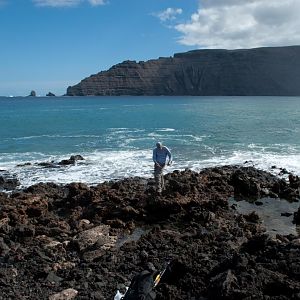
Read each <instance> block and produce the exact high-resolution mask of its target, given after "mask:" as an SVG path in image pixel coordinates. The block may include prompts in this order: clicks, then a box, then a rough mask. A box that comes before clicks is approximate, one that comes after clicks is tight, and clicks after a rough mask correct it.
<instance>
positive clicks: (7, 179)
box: [0, 171, 20, 190]
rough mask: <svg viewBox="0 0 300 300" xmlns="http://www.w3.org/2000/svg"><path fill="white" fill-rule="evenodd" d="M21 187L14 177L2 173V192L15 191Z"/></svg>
mask: <svg viewBox="0 0 300 300" xmlns="http://www.w3.org/2000/svg"><path fill="white" fill-rule="evenodd" d="M19 185H20V182H19V180H18V179H17V178H16V177H15V176H14V175H11V174H9V173H7V172H4V171H3V172H1V171H0V190H13V189H15V188H16V187H17V186H19Z"/></svg>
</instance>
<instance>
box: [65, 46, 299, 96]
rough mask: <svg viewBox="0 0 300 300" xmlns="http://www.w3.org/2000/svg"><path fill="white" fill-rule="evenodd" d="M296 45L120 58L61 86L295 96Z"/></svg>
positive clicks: (94, 91) (115, 91) (78, 92)
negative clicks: (151, 57)
mask: <svg viewBox="0 0 300 300" xmlns="http://www.w3.org/2000/svg"><path fill="white" fill-rule="evenodd" d="M299 83H300V46H289V47H272V48H257V49H242V50H194V51H189V52H186V53H178V54H175V55H174V57H169V58H159V59H156V60H149V61H146V62H138V63H137V62H135V61H124V62H122V63H120V64H117V65H115V66H113V67H112V68H110V69H109V70H108V71H103V72H100V73H98V74H95V75H92V76H90V77H88V78H85V79H84V80H82V81H81V82H80V83H78V84H77V85H74V86H70V87H68V89H67V95H68V96H87V95H95V96H107V95H109V96H117V95H170V96H173V95H174V96H175V95H220V96H226V95H228V96H230V95H245V96H259V95H278V96H280V95H286V96H294V95H300V84H299Z"/></svg>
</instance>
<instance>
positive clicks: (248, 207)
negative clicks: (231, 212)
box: [229, 198, 300, 235]
mask: <svg viewBox="0 0 300 300" xmlns="http://www.w3.org/2000/svg"><path fill="white" fill-rule="evenodd" d="M229 204H230V206H231V205H234V206H236V209H237V211H238V212H239V213H241V214H249V213H251V212H252V211H255V212H256V213H257V214H258V215H259V217H260V218H261V221H262V224H263V225H264V226H265V228H266V232H267V233H269V234H270V235H276V234H281V235H288V234H294V235H300V226H296V225H295V224H293V216H294V212H295V211H297V210H298V208H299V205H300V204H299V202H288V201H287V200H284V199H275V198H262V199H259V200H258V201H255V202H249V201H246V200H241V201H237V200H235V199H234V198H230V199H229ZM286 213H287V215H288V216H282V215H281V214H286ZM289 214H290V215H289Z"/></svg>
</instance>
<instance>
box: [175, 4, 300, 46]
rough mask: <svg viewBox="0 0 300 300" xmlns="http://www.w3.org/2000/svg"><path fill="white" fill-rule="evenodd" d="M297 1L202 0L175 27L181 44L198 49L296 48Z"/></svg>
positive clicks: (299, 8)
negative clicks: (184, 20) (186, 20)
mask: <svg viewBox="0 0 300 300" xmlns="http://www.w3.org/2000/svg"><path fill="white" fill-rule="evenodd" d="M299 12H300V1H299V0H247V1H241V0H202V1H201V2H200V4H199V9H198V11H197V12H196V13H194V14H193V15H192V16H191V19H190V20H189V21H188V22H186V23H183V24H178V25H177V26H175V29H176V30H178V31H179V32H180V33H182V36H181V38H180V40H179V42H180V43H181V44H184V45H189V46H197V47H200V48H227V49H234V48H252V47H260V46H280V45H295V44H300V18H299Z"/></svg>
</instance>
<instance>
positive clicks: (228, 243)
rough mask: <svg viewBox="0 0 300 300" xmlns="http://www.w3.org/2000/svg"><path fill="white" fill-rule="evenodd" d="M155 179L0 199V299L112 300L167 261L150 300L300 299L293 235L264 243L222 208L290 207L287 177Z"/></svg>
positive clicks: (231, 174)
mask: <svg viewBox="0 0 300 300" xmlns="http://www.w3.org/2000/svg"><path fill="white" fill-rule="evenodd" d="M165 179H166V190H165V191H164V192H163V194H162V195H157V194H156V193H155V191H154V188H153V180H152V179H143V178H129V179H124V180H121V181H111V182H104V183H102V184H99V185H97V186H94V187H89V186H87V185H85V184H83V183H71V184H68V185H56V184H51V183H47V184H46V183H40V184H37V185H34V186H31V187H29V188H27V189H25V190H22V191H15V192H13V193H11V194H7V193H0V287H1V293H0V299H28V298H30V299H51V300H55V299H73V298H75V299H113V297H114V295H115V293H116V290H117V289H122V288H124V287H125V286H128V285H129V283H130V280H131V279H132V277H133V276H134V275H135V274H136V273H137V272H139V271H141V270H143V269H144V268H145V267H146V266H147V265H148V264H149V263H151V264H153V265H154V267H155V268H156V269H158V270H161V269H162V268H163V267H164V266H165V265H166V263H167V262H168V261H170V260H172V261H175V262H176V264H175V268H174V270H173V273H172V276H169V277H168V278H166V279H165V281H164V282H162V283H161V284H160V285H159V286H158V287H157V294H158V295H157V299H158V300H163V299H172V300H174V299H191V300H192V299H194V300H198V299H202V300H204V299H300V256H299V253H300V252H299V251H300V239H299V237H297V236H294V235H288V236H282V235H276V237H271V236H269V235H267V234H266V233H265V229H264V228H263V226H262V224H261V222H260V219H259V217H258V215H257V214H255V213H250V214H247V215H241V214H239V213H238V212H237V211H236V210H235V209H234V207H230V205H229V202H228V199H229V198H230V197H233V196H234V197H235V198H236V199H241V198H242V199H245V198H247V199H252V200H257V199H260V198H262V197H270V198H276V197H279V198H284V199H288V200H290V201H299V198H300V196H299V191H300V180H299V178H298V177H297V176H293V175H292V174H290V176H289V181H286V180H283V179H280V178H278V177H276V176H274V175H272V174H270V173H267V172H264V171H261V170H257V169H255V168H252V167H239V166H225V167H218V168H209V169H205V170H203V171H201V172H200V173H197V172H193V171H191V170H185V171H174V172H173V173H170V174H167V175H166V176H165ZM299 217H300V211H298V212H296V213H295V216H294V222H295V223H299ZM65 290H67V291H65ZM62 291H65V292H64V294H62V293H61V292H62Z"/></svg>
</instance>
